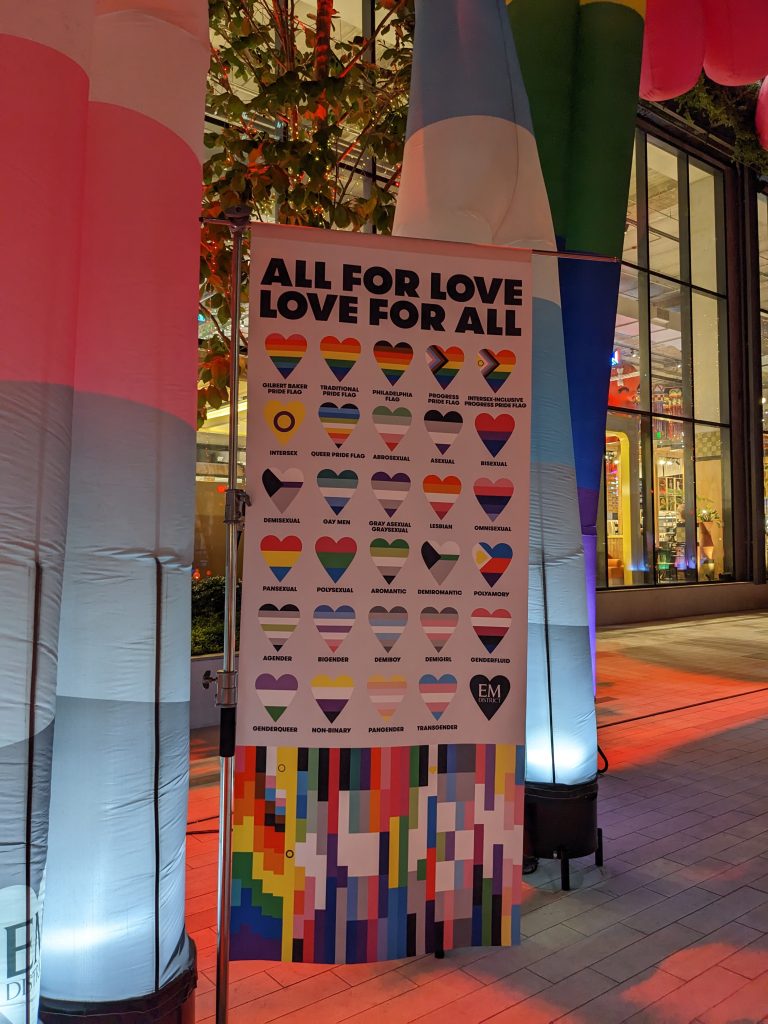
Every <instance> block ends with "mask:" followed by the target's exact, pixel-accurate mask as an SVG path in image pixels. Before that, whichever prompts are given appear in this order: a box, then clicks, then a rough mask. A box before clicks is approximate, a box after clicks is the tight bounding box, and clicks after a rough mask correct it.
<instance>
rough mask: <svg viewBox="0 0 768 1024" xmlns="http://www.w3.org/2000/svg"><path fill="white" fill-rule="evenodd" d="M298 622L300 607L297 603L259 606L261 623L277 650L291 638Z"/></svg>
mask: <svg viewBox="0 0 768 1024" xmlns="http://www.w3.org/2000/svg"><path fill="white" fill-rule="evenodd" d="M298 624H299V609H298V608H297V607H296V605H295V604H285V605H283V607H282V608H278V607H277V605H274V604H263V605H262V606H261V608H259V625H260V626H261V628H262V629H263V630H264V633H265V635H266V637H267V639H268V640H269V642H270V643H271V644H272V646H273V647H274V648H275V650H276V651H279V650H280V648H281V647H283V646H284V645H285V644H286V643H287V641H288V640H290V638H291V637H292V636H293V631H294V630H295V629H296V627H297V626H298Z"/></svg>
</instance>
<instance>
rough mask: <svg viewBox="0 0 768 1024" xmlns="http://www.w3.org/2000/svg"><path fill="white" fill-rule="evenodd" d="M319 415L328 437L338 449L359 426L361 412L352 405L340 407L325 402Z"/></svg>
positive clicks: (333, 403)
mask: <svg viewBox="0 0 768 1024" xmlns="http://www.w3.org/2000/svg"><path fill="white" fill-rule="evenodd" d="M318 415H319V417H320V422H321V423H322V425H323V427H324V428H325V432H326V434H327V435H328V437H330V439H331V441H333V443H334V444H335V445H336V447H337V448H341V446H342V445H343V444H344V442H345V441H346V440H347V438H348V437H349V435H350V434H351V433H352V431H353V430H354V429H355V427H356V426H357V424H358V421H359V419H360V410H359V409H358V408H357V406H356V405H352V404H351V403H347V404H346V405H341V406H338V405H336V403H335V402H323V404H322V405H321V406H320V409H319V410H318Z"/></svg>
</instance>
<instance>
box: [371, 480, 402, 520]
mask: <svg viewBox="0 0 768 1024" xmlns="http://www.w3.org/2000/svg"><path fill="white" fill-rule="evenodd" d="M371 487H372V488H373V493H374V495H375V496H376V498H377V500H378V502H379V504H380V505H381V507H382V508H383V509H384V511H385V512H386V514H387V515H388V516H389V518H390V519H391V518H392V516H393V515H394V514H395V512H397V510H398V509H399V508H400V506H401V505H402V504H403V502H404V501H405V499H406V498H407V497H408V491H409V490H410V489H411V478H410V477H409V476H408V475H407V474H406V473H393V474H392V476H390V475H389V473H385V472H384V471H383V470H380V471H379V472H378V473H374V474H373V476H372V477H371Z"/></svg>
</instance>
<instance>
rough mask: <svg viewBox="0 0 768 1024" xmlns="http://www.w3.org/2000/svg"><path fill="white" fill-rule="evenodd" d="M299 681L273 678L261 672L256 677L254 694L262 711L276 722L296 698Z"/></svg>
mask: <svg viewBox="0 0 768 1024" xmlns="http://www.w3.org/2000/svg"><path fill="white" fill-rule="evenodd" d="M298 688H299V681H298V679H297V678H296V676H289V675H284V676H273V675H270V673H269V672H263V673H262V674H261V675H260V676H257V677H256V693H258V695H259V697H260V698H261V703H262V704H263V705H264V710H265V711H266V712H267V714H268V715H269V717H270V718H271V719H272V721H273V722H276V721H277V720H278V719H279V718H280V716H281V715H282V714H283V712H284V711H285V709H286V708H287V707H288V705H289V704H290V703H291V701H292V700H293V698H294V697H295V696H296V691H297V690H298Z"/></svg>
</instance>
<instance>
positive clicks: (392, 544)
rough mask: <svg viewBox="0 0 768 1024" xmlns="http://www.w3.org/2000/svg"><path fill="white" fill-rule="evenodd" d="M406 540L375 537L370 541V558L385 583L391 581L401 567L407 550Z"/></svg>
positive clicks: (406, 555)
mask: <svg viewBox="0 0 768 1024" xmlns="http://www.w3.org/2000/svg"><path fill="white" fill-rule="evenodd" d="M409 550H410V549H409V547H408V542H407V541H404V540H400V539H398V540H393V541H388V540H385V538H384V537H375V538H374V539H373V540H372V541H371V558H372V559H373V564H374V565H375V566H376V568H377V569H378V570H379V572H380V573H381V575H382V576H383V577H384V579H385V580H386V582H387V583H392V582H393V581H394V580H395V578H396V576H397V574H398V573H399V572H400V570H401V569H402V567H403V566H404V565H405V560H406V558H407V557H408V552H409Z"/></svg>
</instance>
